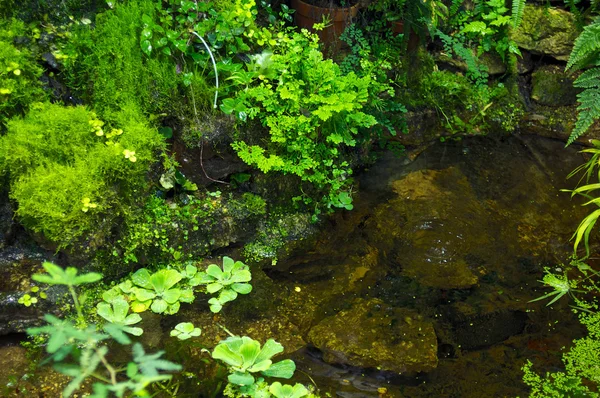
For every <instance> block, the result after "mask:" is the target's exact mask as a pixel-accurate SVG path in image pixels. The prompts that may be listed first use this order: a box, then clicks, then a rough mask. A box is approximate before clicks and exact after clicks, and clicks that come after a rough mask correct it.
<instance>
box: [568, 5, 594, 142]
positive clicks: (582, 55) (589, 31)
mask: <svg viewBox="0 0 600 398" xmlns="http://www.w3.org/2000/svg"><path fill="white" fill-rule="evenodd" d="M599 56H600V17H598V18H596V19H595V20H594V21H593V22H592V23H591V24H590V25H588V26H586V27H585V28H584V30H583V32H581V34H580V35H579V37H578V38H577V39H576V40H575V44H574V46H573V51H571V56H570V57H569V62H568V63H567V67H566V70H569V69H570V70H571V71H576V70H578V69H581V68H583V67H585V66H587V65H590V64H591V65H599V64H600V62H599ZM573 85H574V86H575V87H578V88H582V89H584V91H582V92H581V93H579V94H578V95H577V99H578V101H579V106H578V107H577V110H578V111H579V113H578V115H577V121H576V122H575V128H573V131H572V132H571V135H570V136H569V139H568V140H567V145H570V144H572V143H573V142H574V141H575V140H577V139H578V138H579V137H581V136H582V135H583V134H584V133H585V132H586V131H587V130H588V129H589V128H590V126H591V125H592V124H593V123H594V121H595V120H596V119H598V118H600V68H599V67H595V68H593V69H590V70H587V71H585V72H583V73H582V74H581V76H579V77H578V78H577V80H575V82H574V83H573Z"/></svg>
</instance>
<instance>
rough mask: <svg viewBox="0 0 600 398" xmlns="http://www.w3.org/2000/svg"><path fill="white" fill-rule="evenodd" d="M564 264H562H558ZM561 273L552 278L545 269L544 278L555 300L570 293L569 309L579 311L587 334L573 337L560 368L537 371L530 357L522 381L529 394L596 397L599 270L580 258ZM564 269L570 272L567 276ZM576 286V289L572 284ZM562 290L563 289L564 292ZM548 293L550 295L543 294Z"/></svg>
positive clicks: (538, 397)
mask: <svg viewBox="0 0 600 398" xmlns="http://www.w3.org/2000/svg"><path fill="white" fill-rule="evenodd" d="M561 267H564V266H561ZM564 268H565V270H564V271H563V272H564V274H563V275H555V276H554V278H552V277H548V278H547V277H546V276H547V275H549V273H548V270H546V272H547V273H546V275H545V276H544V282H545V283H546V284H549V285H551V286H553V287H554V289H555V292H556V293H554V294H555V295H556V297H555V298H554V299H553V300H552V301H553V302H554V301H556V300H557V299H558V298H559V297H562V296H564V295H565V294H567V293H569V298H570V299H571V300H572V301H574V304H575V305H572V306H571V308H572V311H573V312H574V313H575V314H577V315H578V317H579V320H580V322H581V323H582V324H583V325H584V326H585V327H586V329H587V335H586V336H584V337H582V338H579V339H576V340H574V341H573V345H572V346H571V348H570V349H569V350H568V351H567V352H565V353H564V355H563V363H564V370H563V371H554V372H547V373H546V374H544V375H539V374H537V373H536V372H535V370H534V365H533V364H532V363H531V361H528V362H527V364H526V365H525V366H524V367H523V371H524V375H523V381H524V382H525V383H526V384H527V385H528V386H529V387H530V388H531V394H530V395H529V396H530V397H532V398H545V397H555V398H559V397H567V396H568V397H598V396H599V394H598V392H597V391H598V390H597V387H598V385H599V384H600V376H599V374H598V368H599V367H600V359H599V358H598V350H599V349H600V312H598V309H599V308H600V306H599V304H600V303H598V298H597V297H598V295H597V293H598V292H599V291H600V285H599V284H598V281H597V278H598V277H599V276H600V272H598V271H596V270H595V269H593V268H592V267H591V266H590V265H588V264H587V263H585V262H584V261H583V260H581V259H574V260H573V261H571V263H570V264H569V265H568V266H566V267H564ZM567 273H568V274H569V275H570V276H569V278H567V276H566V275H567ZM575 286H577V287H579V288H580V289H578V290H575V289H573V287H575ZM563 292H565V293H563ZM546 296H549V295H546Z"/></svg>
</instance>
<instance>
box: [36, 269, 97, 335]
mask: <svg viewBox="0 0 600 398" xmlns="http://www.w3.org/2000/svg"><path fill="white" fill-rule="evenodd" d="M42 267H44V270H46V272H47V274H34V275H32V276H31V279H33V280H34V281H36V282H40V283H45V284H48V285H65V286H66V287H67V288H68V289H69V293H71V298H72V299H73V303H74V304H75V310H76V311H77V316H78V322H79V323H80V324H81V325H85V324H86V321H85V317H84V316H83V312H82V308H81V305H80V303H79V298H78V296H77V292H76V291H75V287H76V286H80V285H83V284H87V283H95V282H98V281H99V280H101V279H102V275H101V274H98V273H96V272H89V273H87V274H84V275H77V273H78V271H77V268H73V267H67V268H66V269H64V270H63V269H62V268H61V267H59V266H58V265H56V264H52V263H50V262H48V261H45V262H44V263H43V264H42Z"/></svg>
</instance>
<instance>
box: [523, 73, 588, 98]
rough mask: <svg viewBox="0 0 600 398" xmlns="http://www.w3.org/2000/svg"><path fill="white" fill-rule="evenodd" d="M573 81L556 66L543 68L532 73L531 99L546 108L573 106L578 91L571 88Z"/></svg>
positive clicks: (571, 77)
mask: <svg viewBox="0 0 600 398" xmlns="http://www.w3.org/2000/svg"><path fill="white" fill-rule="evenodd" d="M574 80H575V77H574V76H572V75H569V74H567V73H565V72H564V71H563V68H561V67H559V66H557V65H546V66H543V67H541V68H539V69H536V70H535V72H533V75H532V87H531V98H532V99H533V100H534V101H536V102H537V103H538V104H541V105H547V106H568V105H575V103H576V102H577V94H578V93H579V91H580V90H579V89H577V88H575V87H573V81H574Z"/></svg>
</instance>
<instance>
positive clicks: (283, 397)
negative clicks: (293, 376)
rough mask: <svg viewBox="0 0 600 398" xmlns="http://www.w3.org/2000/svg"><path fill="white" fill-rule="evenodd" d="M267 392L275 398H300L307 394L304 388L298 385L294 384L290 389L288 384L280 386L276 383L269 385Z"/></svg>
mask: <svg viewBox="0 0 600 398" xmlns="http://www.w3.org/2000/svg"><path fill="white" fill-rule="evenodd" d="M269 392H270V393H271V394H273V395H274V396H275V398H301V397H304V396H306V395H308V394H309V392H308V390H307V389H306V387H304V386H303V385H302V384H300V383H296V384H295V385H294V386H293V387H292V386H290V385H288V384H285V385H281V383H280V382H278V381H276V382H275V383H273V384H271V386H270V387H269Z"/></svg>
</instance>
